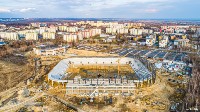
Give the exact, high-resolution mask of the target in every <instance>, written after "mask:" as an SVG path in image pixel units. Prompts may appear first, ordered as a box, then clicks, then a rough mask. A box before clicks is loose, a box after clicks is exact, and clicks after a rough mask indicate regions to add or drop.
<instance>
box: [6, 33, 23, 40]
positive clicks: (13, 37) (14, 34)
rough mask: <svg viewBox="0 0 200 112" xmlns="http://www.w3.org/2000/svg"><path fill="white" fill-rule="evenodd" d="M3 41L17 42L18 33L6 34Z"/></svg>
mask: <svg viewBox="0 0 200 112" xmlns="http://www.w3.org/2000/svg"><path fill="white" fill-rule="evenodd" d="M4 39H7V40H19V36H18V33H16V32H6V33H5V38H4Z"/></svg>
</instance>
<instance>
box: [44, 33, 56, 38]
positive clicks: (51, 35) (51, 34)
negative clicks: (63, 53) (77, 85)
mask: <svg viewBox="0 0 200 112" xmlns="http://www.w3.org/2000/svg"><path fill="white" fill-rule="evenodd" d="M55 38H56V33H54V32H44V33H43V39H55Z"/></svg>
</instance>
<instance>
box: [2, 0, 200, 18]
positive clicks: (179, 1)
mask: <svg viewBox="0 0 200 112" xmlns="http://www.w3.org/2000/svg"><path fill="white" fill-rule="evenodd" d="M0 3H1V4H0V18H12V17H22V18H141V19H146V18H147V19H148V18H154V19H164V18H166V19H173V18H181V19H199V18H200V15H199V12H198V11H199V10H200V7H199V6H200V1H199V0H59V1H58V0H42V1H41V0H34V1H30V0H0Z"/></svg>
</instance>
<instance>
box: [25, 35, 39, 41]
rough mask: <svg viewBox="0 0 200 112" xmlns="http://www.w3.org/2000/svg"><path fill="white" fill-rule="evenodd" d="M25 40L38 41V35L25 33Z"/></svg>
mask: <svg viewBox="0 0 200 112" xmlns="http://www.w3.org/2000/svg"><path fill="white" fill-rule="evenodd" d="M25 39H26V40H38V33H26V37H25Z"/></svg>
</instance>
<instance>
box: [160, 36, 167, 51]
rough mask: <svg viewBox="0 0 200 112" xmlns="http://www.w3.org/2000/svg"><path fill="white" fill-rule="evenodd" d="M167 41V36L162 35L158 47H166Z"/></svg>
mask: <svg viewBox="0 0 200 112" xmlns="http://www.w3.org/2000/svg"><path fill="white" fill-rule="evenodd" d="M168 42H169V37H168V36H163V37H162V39H161V40H159V47H161V48H164V47H167V44H168Z"/></svg>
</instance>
